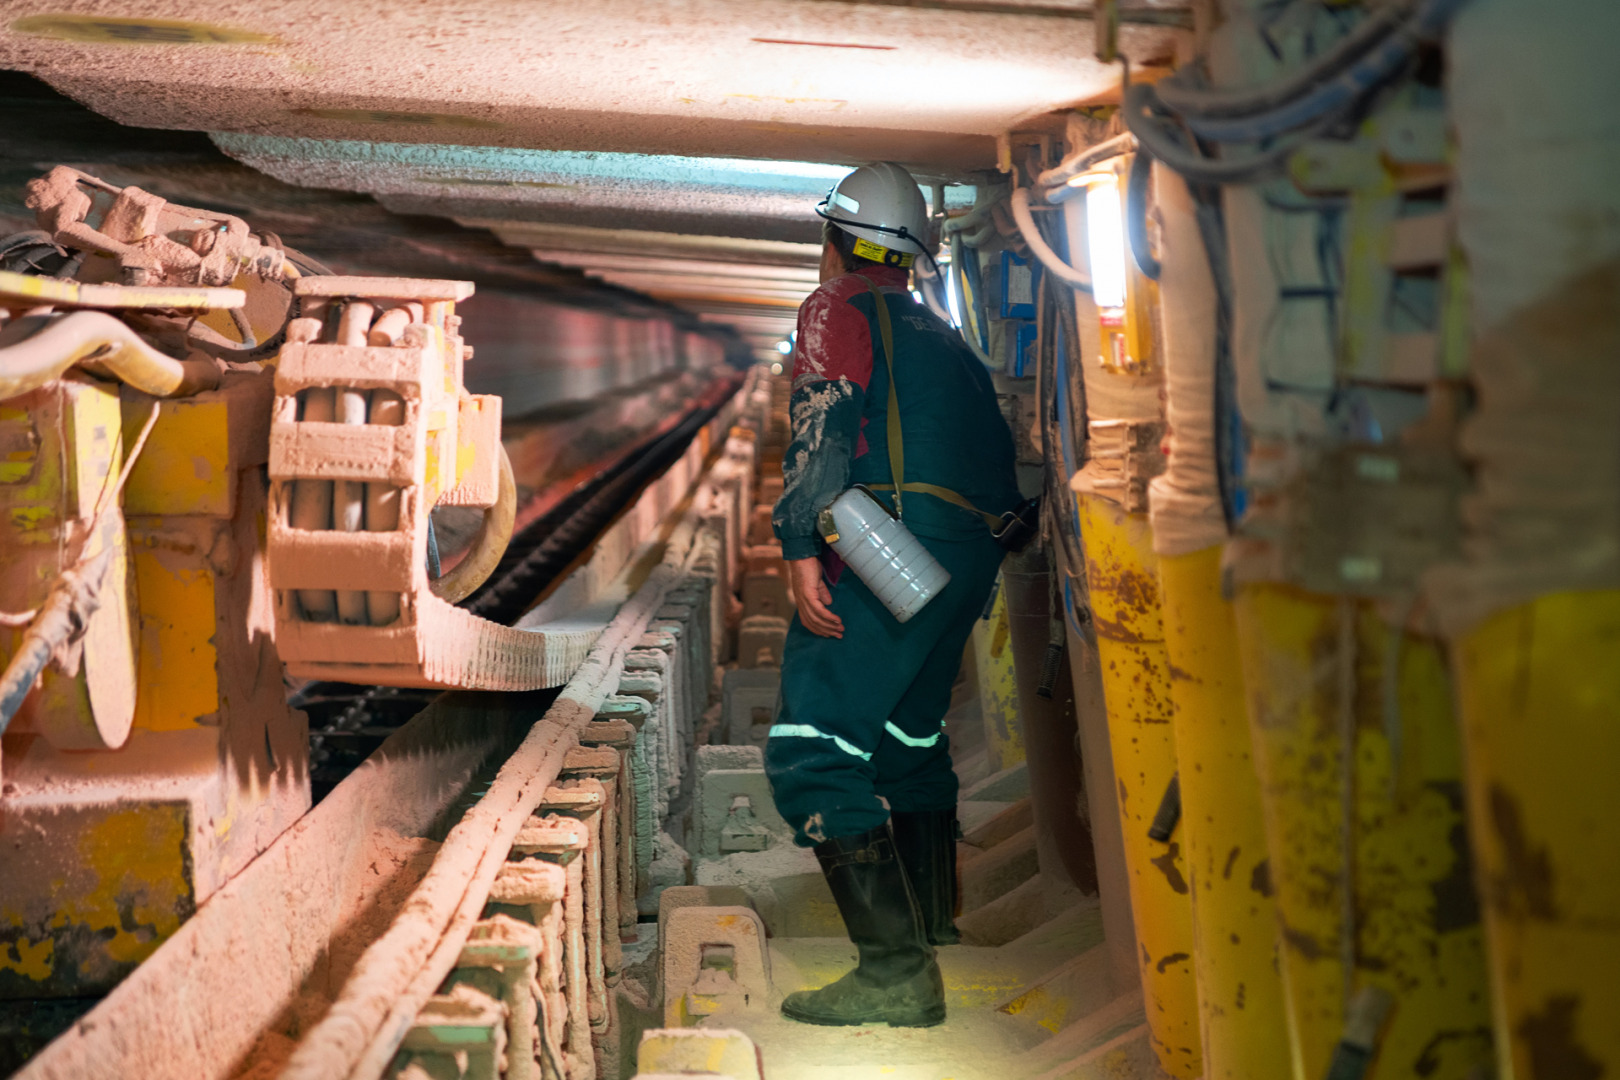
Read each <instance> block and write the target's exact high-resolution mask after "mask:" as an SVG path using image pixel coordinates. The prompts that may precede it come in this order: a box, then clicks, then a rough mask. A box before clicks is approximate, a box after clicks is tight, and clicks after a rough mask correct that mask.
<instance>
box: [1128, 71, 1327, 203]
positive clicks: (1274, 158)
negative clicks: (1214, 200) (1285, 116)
mask: <svg viewBox="0 0 1620 1080" xmlns="http://www.w3.org/2000/svg"><path fill="white" fill-rule="evenodd" d="M1157 107H1159V103H1158V99H1157V98H1155V97H1154V96H1153V88H1152V87H1151V86H1147V85H1145V84H1140V83H1139V84H1137V85H1135V86H1132V87H1131V88H1130V89H1129V90H1127V91H1126V92H1125V104H1124V106H1123V108H1121V110H1120V113H1121V115H1122V116H1124V118H1125V125H1126V126H1127V127H1129V128H1130V129H1131V133H1132V134H1134V135H1135V136H1136V138H1137V141H1138V143H1139V144H1140V147H1141V149H1143V150H1146V151H1147V152H1148V153H1149V154H1150V155H1152V156H1153V158H1154V160H1156V161H1162V162H1164V164H1165V165H1166V166H1168V167H1169V168H1171V169H1174V170H1175V171H1176V172H1178V173H1180V174H1181V175H1182V176H1185V177H1186V178H1187V179H1188V180H1191V181H1193V182H1195V183H1202V184H1246V183H1250V182H1251V181H1255V180H1259V179H1261V178H1262V177H1264V176H1266V175H1267V174H1268V173H1271V172H1273V171H1275V170H1276V169H1277V167H1278V166H1279V165H1281V164H1282V162H1283V161H1284V160H1285V159H1287V157H1288V156H1289V155H1290V154H1292V153H1293V152H1294V151H1295V150H1297V149H1299V148H1300V147H1301V146H1303V145H1304V144H1305V143H1306V141H1308V140H1309V139H1311V138H1313V137H1315V136H1316V135H1317V134H1318V133H1319V132H1320V131H1322V130H1324V129H1325V128H1327V127H1328V126H1329V125H1331V124H1332V123H1333V122H1334V121H1335V120H1337V119H1338V114H1337V113H1332V114H1329V115H1328V116H1325V117H1322V118H1321V119H1319V120H1318V121H1317V122H1316V123H1314V124H1312V125H1311V126H1310V127H1308V128H1304V129H1302V130H1300V131H1296V132H1294V133H1293V134H1291V135H1288V136H1285V137H1283V138H1281V139H1278V140H1277V141H1276V142H1275V143H1273V144H1272V145H1271V146H1270V147H1268V148H1267V149H1265V150H1260V151H1256V152H1254V153H1248V154H1235V155H1233V154H1228V155H1225V156H1222V157H1218V158H1212V157H1205V156H1204V155H1202V154H1199V153H1197V152H1196V151H1195V150H1192V149H1190V148H1188V147H1187V146H1186V145H1184V144H1183V143H1182V142H1180V141H1179V139H1178V137H1177V136H1176V135H1175V134H1172V132H1171V131H1170V130H1169V129H1168V128H1167V127H1166V126H1165V125H1164V124H1163V123H1162V122H1161V121H1160V119H1159V116H1158V115H1157V111H1156V110H1157Z"/></svg>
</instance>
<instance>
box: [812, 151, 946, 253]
mask: <svg viewBox="0 0 1620 1080" xmlns="http://www.w3.org/2000/svg"><path fill="white" fill-rule="evenodd" d="M816 213H818V214H820V215H821V216H822V217H824V218H826V219H827V220H828V221H831V222H833V223H834V224H835V225H837V226H838V227H839V228H840V229H843V230H844V231H845V232H847V233H849V234H850V235H851V236H854V237H855V238H856V239H857V240H865V241H867V242H868V243H871V244H875V245H877V246H878V247H880V248H885V249H887V250H889V251H894V252H898V253H900V255H902V256H905V258H904V260H903V262H901V265H907V266H909V265H910V264H911V258H910V257H911V256H916V255H927V254H928V253H929V252H928V204H927V203H926V202H924V201H923V196H922V191H920V190H919V189H918V187H917V181H916V180H915V179H914V178H913V177H912V175H911V174H910V173H909V172H907V171H906V170H905V169H903V168H901V167H900V166H899V165H896V164H895V163H894V162H892V161H879V162H877V163H876V164H874V165H862V166H861V167H860V168H858V169H856V170H855V171H854V172H852V173H850V174H849V175H848V176H846V177H844V178H843V179H842V180H840V181H838V183H836V184H834V185H833V189H832V190H831V191H829V192H828V193H827V197H826V198H825V199H823V200H821V203H820V205H818V206H817V207H816ZM856 254H857V255H862V257H863V258H872V256H870V255H864V254H863V253H862V252H861V251H860V249H859V248H857V249H856ZM872 261H873V262H886V261H892V262H900V260H886V259H884V258H883V255H882V253H877V257H876V258H873V259H872Z"/></svg>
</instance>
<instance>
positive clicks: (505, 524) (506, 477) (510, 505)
mask: <svg viewBox="0 0 1620 1080" xmlns="http://www.w3.org/2000/svg"><path fill="white" fill-rule="evenodd" d="M516 520H517V481H516V479H515V478H514V477H513V475H512V459H511V458H509V457H507V456H506V447H505V446H501V467H500V485H499V489H498V491H497V494H496V497H495V505H494V506H492V507H490V508H489V509H488V510H487V511H485V512H484V526H483V528H481V529H479V530H478V537H477V539H475V540H474V541H473V546H472V550H471V551H469V552H467V557H466V558H464V559H462V560H461V561H460V562H459V563H457V564H456V565H455V567H454V568H453V569H452V570H451V571H450V572H449V573H448V574H445V575H444V576H443V577H441V578H439V579H438V580H437V581H434V582H432V587H433V595H434V596H437V597H438V598H439V599H441V600H447V601H449V602H450V603H452V604H458V603H460V602H461V601H463V600H465V599H466V598H467V597H469V596H471V595H472V594H473V592H474V591H476V590H477V588H478V586H480V585H482V584H483V583H484V582H485V581H488V580H489V575H491V574H493V573H494V572H495V567H496V566H498V565H499V564H500V561H501V556H502V555H504V554H506V545H507V544H508V543H510V542H511V540H512V525H513V523H514V522H515V521H516Z"/></svg>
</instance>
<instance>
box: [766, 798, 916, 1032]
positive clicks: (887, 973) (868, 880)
mask: <svg viewBox="0 0 1620 1080" xmlns="http://www.w3.org/2000/svg"><path fill="white" fill-rule="evenodd" d="M815 852H816V859H817V860H818V861H819V862H820V863H821V872H822V873H823V874H825V875H826V876H827V884H828V885H829V886H830V887H831V888H832V894H833V899H834V900H836V901H837V902H838V910H839V912H840V913H841V914H842V915H843V916H844V925H845V927H847V928H848V930H849V938H850V940H851V941H853V942H854V943H855V948H856V951H857V952H858V953H859V954H860V963H859V964H858V965H857V966H856V968H855V970H854V971H851V972H850V973H849V974H847V975H845V976H844V977H843V978H841V979H839V980H838V981H837V982H834V983H831V984H829V985H827V986H824V987H822V988H821V989H820V990H800V991H799V992H797V993H794V994H789V995H788V996H787V998H786V999H785V1000H784V1001H783V1002H782V1015H784V1016H786V1017H788V1018H789V1019H790V1020H798V1021H800V1022H802V1023H806V1024H827V1025H848V1024H883V1023H886V1024H888V1025H889V1026H890V1027H932V1026H933V1025H935V1024H942V1023H944V1022H945V984H944V982H943V981H942V980H941V979H940V975H939V964H937V963H936V962H935V961H934V950H933V949H932V948H931V947H930V946H929V944H928V941H927V938H926V936H925V934H924V931H923V924H922V914H921V912H920V911H918V909H917V900H916V897H915V896H914V895H913V893H912V891H911V884H910V883H909V882H908V881H907V880H906V872H905V868H904V867H903V866H901V864H900V860H899V858H898V857H897V856H896V854H895V849H894V840H893V838H892V837H891V836H890V835H889V829H888V826H884V827H882V828H878V829H873V830H872V831H871V832H869V833H865V834H863V835H860V836H837V837H834V838H833V839H831V840H828V841H826V842H824V843H820V844H817V845H816V847H815Z"/></svg>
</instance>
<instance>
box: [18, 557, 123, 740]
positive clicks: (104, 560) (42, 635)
mask: <svg viewBox="0 0 1620 1080" xmlns="http://www.w3.org/2000/svg"><path fill="white" fill-rule="evenodd" d="M115 554H117V550H116V549H115V548H111V547H109V548H107V549H106V550H105V551H103V552H102V553H101V554H99V555H97V556H96V557H95V558H93V559H91V560H90V561H89V562H88V563H86V564H84V565H82V566H78V567H75V568H73V569H71V570H67V571H64V572H63V574H62V576H61V577H59V578H57V579H56V585H55V587H54V588H52V589H51V594H50V596H49V598H47V599H46V601H45V603H44V604H42V605H41V606H40V609H39V614H38V615H37V616H35V617H34V621H33V623H32V624H30V625H29V627H28V629H27V630H26V631H25V632H24V633H23V636H22V641H21V642H20V643H19V644H18V646H17V651H16V652H14V653H13V654H12V656H11V660H10V662H9V663H7V664H6V670H5V674H3V675H0V735H3V734H5V730H6V728H7V727H9V726H10V725H11V718H12V717H13V716H15V715H16V714H17V710H18V709H19V708H21V707H22V703H23V700H24V699H25V698H27V697H28V694H29V691H31V690H33V688H34V683H35V681H36V680H38V678H39V674H40V672H42V671H44V670H45V665H46V664H48V663H50V660H51V657H52V656H54V655H55V654H56V650H57V649H59V648H61V647H62V646H63V645H65V644H67V642H68V640H69V639H70V638H72V637H73V635H74V634H76V633H78V632H79V631H80V630H81V628H82V627H83V626H84V625H85V624H86V623H87V622H89V621H90V616H92V615H94V614H95V613H96V610H97V609H98V608H100V607H101V583H102V581H103V580H104V579H105V578H106V576H107V568H108V567H110V566H111V565H112V561H113V556H114V555H115Z"/></svg>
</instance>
